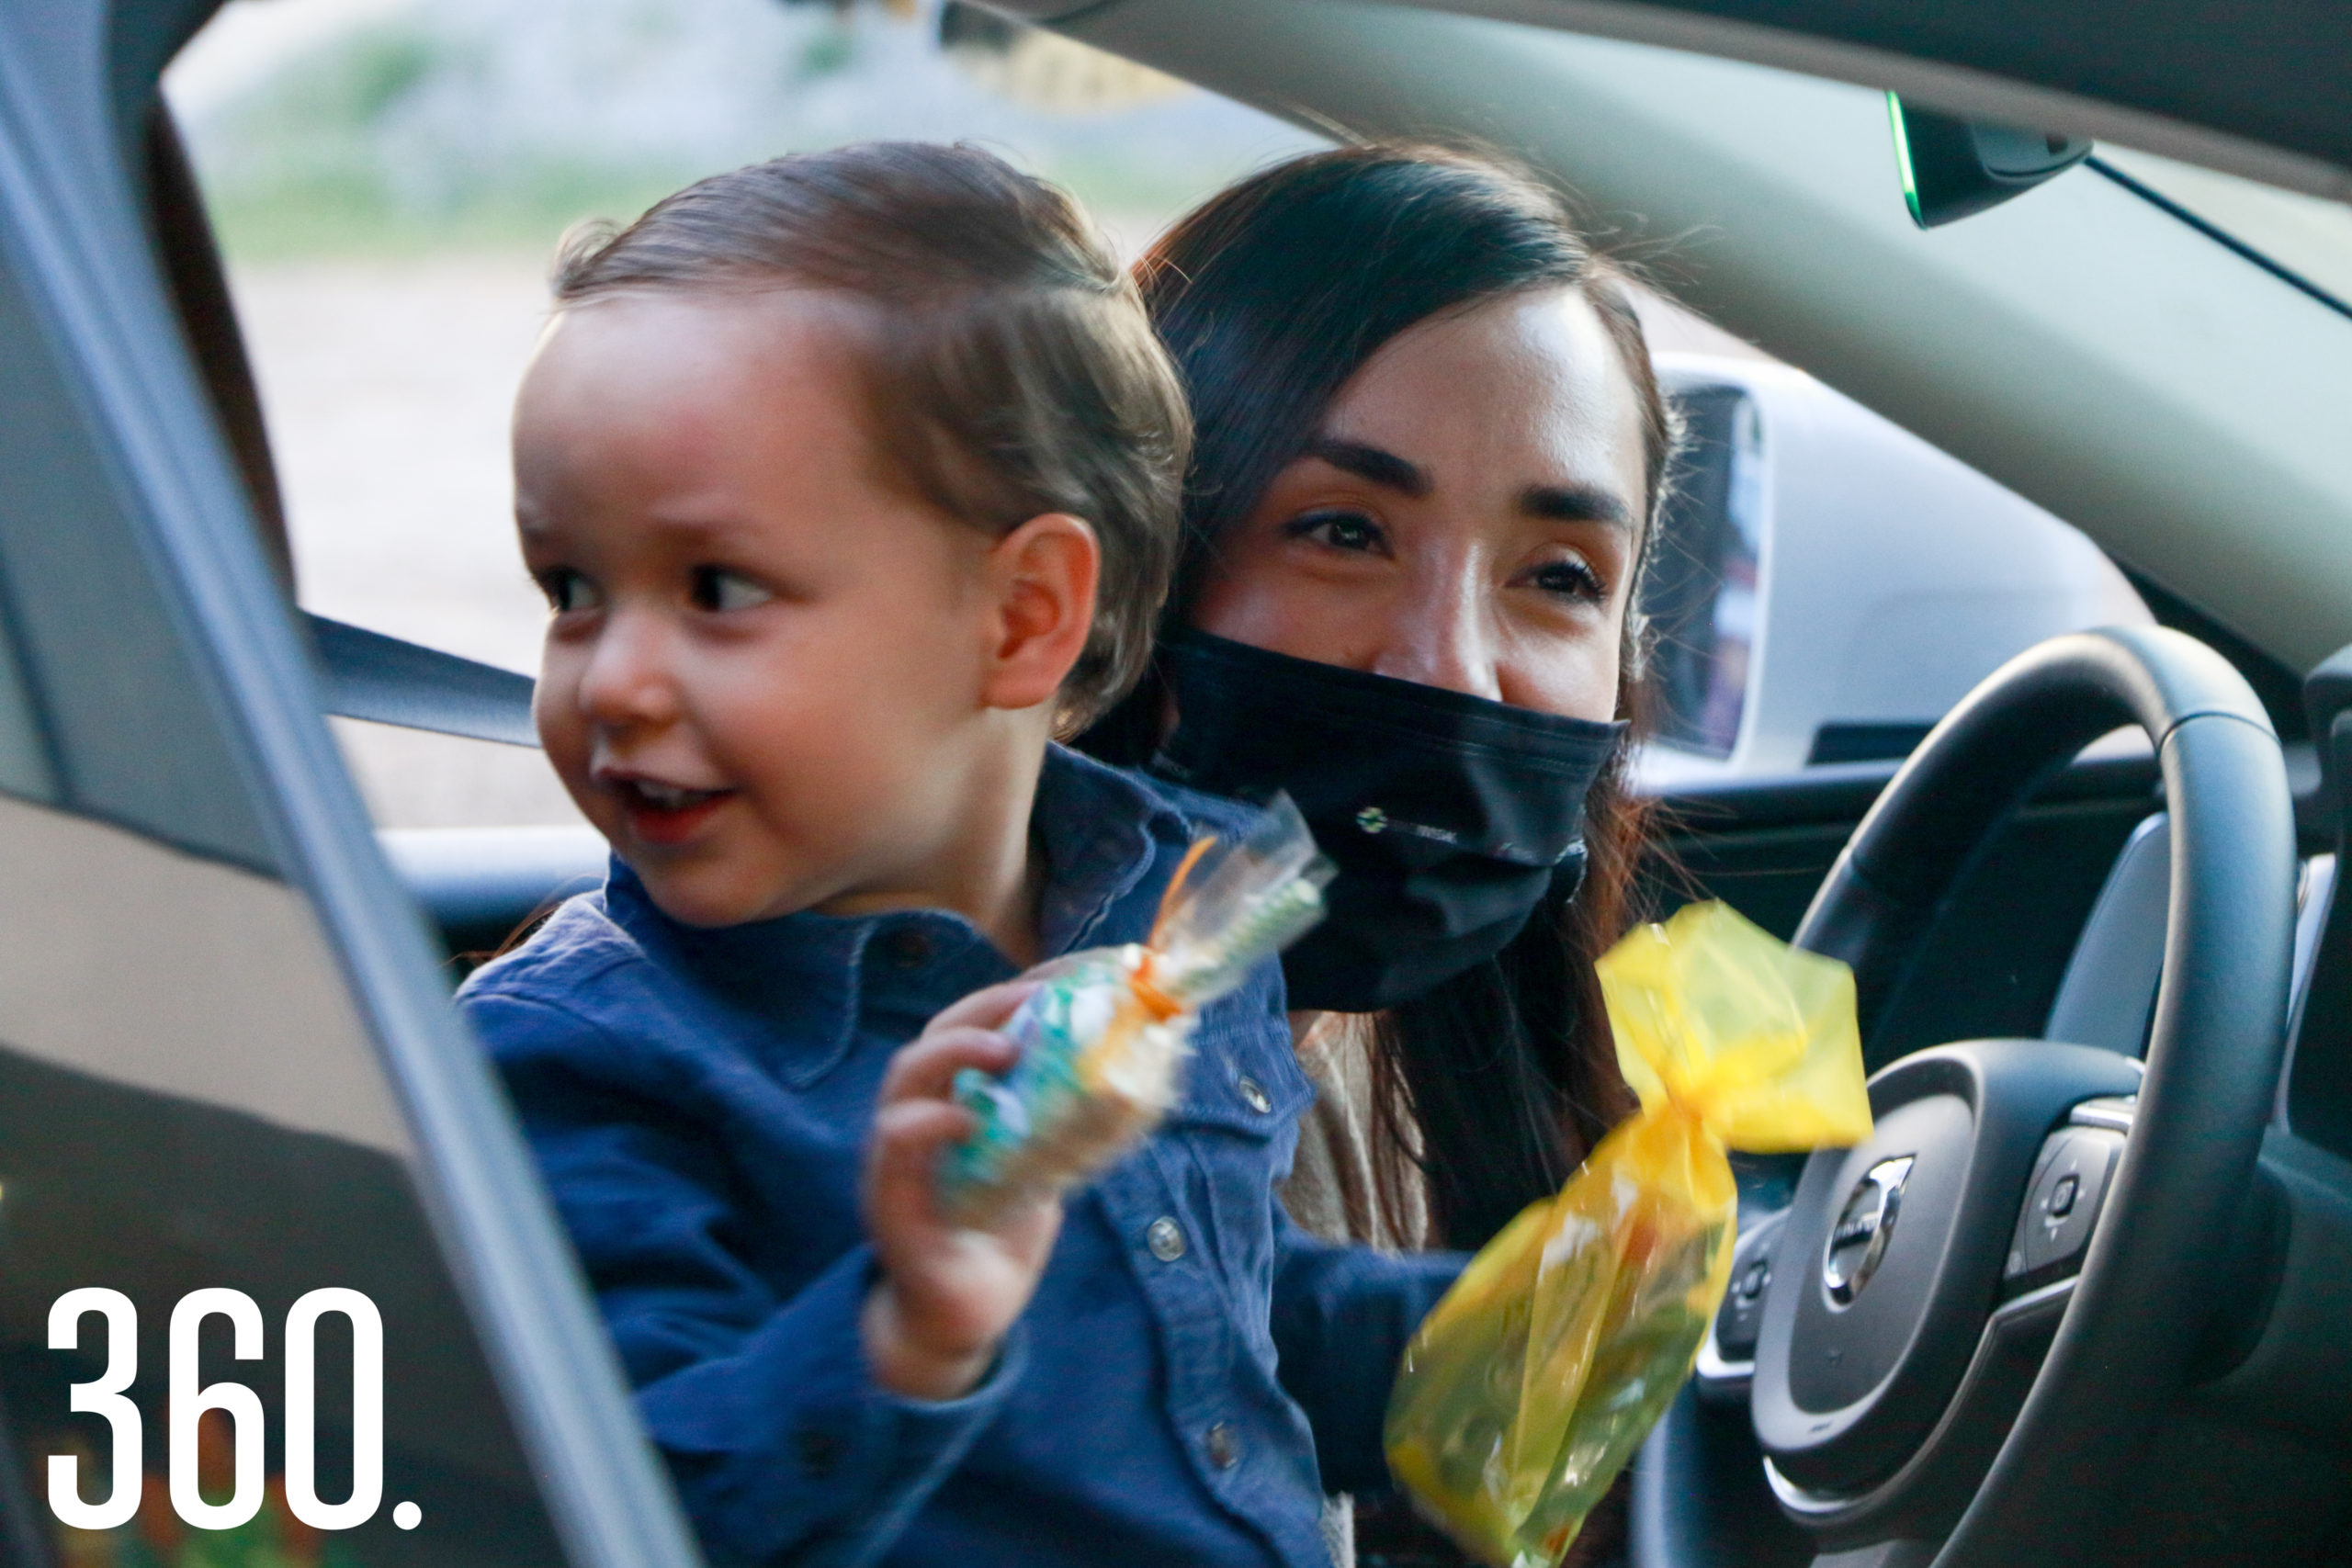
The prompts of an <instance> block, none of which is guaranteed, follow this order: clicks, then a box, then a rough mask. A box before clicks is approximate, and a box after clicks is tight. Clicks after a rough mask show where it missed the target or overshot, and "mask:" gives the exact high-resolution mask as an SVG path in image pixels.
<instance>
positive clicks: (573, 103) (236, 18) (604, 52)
mask: <svg viewBox="0 0 2352 1568" xmlns="http://www.w3.org/2000/svg"><path fill="white" fill-rule="evenodd" d="M166 91H167V93H168V95H169V97H170V100H171V102H172V105H173V107H174V110H175V115H176V118H178V120H179V121H180V123H181V126H182V128H183V131H184V134H185V136H186V139H187V143H188V147H189V151H190V154H191V157H192V159H193V162H194V164H195V165H196V168H197V171H198V175H199V177H200V179H201V181H202V184H203V186H204V188H205V191H206V196H207V203H208V206H209V209H210V211H211V216H212V219H213V223H214V227H215V229H216V231H218V233H219V235H220V243H221V246H222V249H223V251H224V253H225V254H226V257H227V263H228V269H229V276H230V281H231V287H232V292H233V295H234V297H235V300H236V307H237V313H238V316H239V319H240V322H241V324H242V326H243V333H244V335H245V340H246V344H247V346H248V349H249V352H250V355H251V358H252V361H253V364H254V373H255V376H256V378H257V379H258V381H259V383H260V388H261V392H262V398H263V401H264V406H265V410H266V417H267V421H268V424H269V428H270V440H271V447H272V450H273V452H274V454H275V457H276V460H277V471H278V476H279V479H280V480H281V483H282V486H283V489H284V491H285V494H286V500H287V511H288V523H289V528H290V532H291V536H292V542H293V554H294V561H295V568H296V573H297V579H298V585H299V593H300V601H301V603H302V604H303V606H304V607H305V608H306V609H309V610H311V611H313V612H315V613H317V614H320V615H326V616H329V617H331V618H334V619H336V620H339V621H344V622H347V623H351V624H356V625H358V626H366V627H368V628H371V629H373V630H377V631H380V632H387V633H390V634H392V635H394V636H396V637H404V638H408V639H410V640H413V641H416V642H420V643H424V644H425V645H427V646H429V647H433V648H437V649H447V650H448V651H451V652H455V653H458V654H462V655H465V656H467V657H469V658H472V659H477V660H484V661H487V662H489V663H492V664H495V665H499V666H503V667H504V668H506V669H509V670H515V671H532V670H534V669H535V668H536V667H537V657H538V638H539V634H540V629H541V626H542V625H543V623H544V620H545V605H544V603H543V602H542V600H541V599H540V597H539V595H538V593H537V590H536V589H535V588H534V587H533V586H532V585H531V583H530V582H529V581H527V580H526V578H525V576H524V573H523V571H522V568H521V564H520V560H519V558H518V557H517V554H516V550H515V542H514V537H513V527H512V523H511V517H510V487H509V479H508V474H507V455H506V424H507V415H508V409H509V405H510V404H511V402H512V400H513V397H514V392H515V384H516V381H517V379H518V378H519V375H520V373H521V370H522V367H523V365H524V363H525V361H526V359H527V357H528V355H529V354H530V351H531V348H532V344H533V343H534V341H535V340H536V338H537V333H538V331H539V328H540V326H541V324H542V323H543V321H544V320H545V317H546V310H547V299H548V294H547V276H548V265H549V261H550V258H551V256H552V254H553V252H554V249H555V244H556V242H557V240H558V238H559V237H560V235H561V234H562V233H563V232H564V231H565V229H566V228H567V227H568V226H569V225H571V224H572V223H573V222H575V221H578V220H583V219H596V218H603V219H609V220H628V219H629V218H631V217H634V216H635V215H636V214H637V213H638V212H639V210H641V209H643V208H644V207H645V206H647V205H648V204H649V203H650V202H651V201H652V200H653V199H655V198H656V197H660V196H662V194H664V193H666V192H667V191H669V190H671V189H673V188H675V187H677V186H681V185H684V184H685V183H686V182H688V181H690V180H692V179H695V178H697V177H699V176H701V175H707V174H711V173H715V172H717V171H718V170H721V169H727V168H731V167H734V166H737V165H739V164H744V163H748V162H751V161H753V160H755V159H759V158H763V157H767V156H771V155H774V154H775V153H778V152H787V151H790V150H792V149H795V148H808V147H815V146H823V145H831V144H832V143H836V142H840V141H849V140H854V139H857V138H862V137H916V138H925V139H933V140H953V139H956V138H959V137H966V138H976V139H978V140H981V141H984V142H986V143H987V144H988V145H989V146H991V147H993V148H996V149H998V150H1000V151H1003V152H1008V153H1009V154H1010V155H1011V156H1012V157H1013V158H1015V159H1016V160H1017V161H1019V162H1021V163H1023V164H1027V165H1029V166H1031V167H1034V168H1035V169H1036V170H1038V171H1039V172H1041V173H1043V174H1046V175H1049V176H1051V177H1053V178H1056V179H1057V180H1059V181H1061V182H1063V183H1065V184H1067V185H1069V186H1070V187H1071V188H1072V189H1074V190H1075V191H1076V192H1077V193H1078V194H1079V195H1080V197H1082V198H1084V199H1085V200H1087V201H1088V202H1089V204H1090V205H1091V207H1092V208H1093V209H1095V210H1096V211H1097V212H1098V213H1100V214H1101V215H1102V217H1103V220H1104V221H1105V224H1106V226H1107V227H1108V228H1109V229H1110V230H1111V231H1112V232H1113V235H1114V239H1115V240H1116V241H1117V243H1119V244H1120V246H1121V247H1122V248H1123V249H1125V250H1126V251H1127V252H1130V253H1132V252H1133V251H1135V250H1136V249H1137V248H1139V247H1140V246H1141V245H1142V244H1143V243H1146V242H1147V241H1148V239H1149V238H1150V237H1151V236H1152V235H1153V234H1154V233H1156V232H1157V231H1159V229H1160V228H1161V227H1162V226H1163V225H1164V224H1165V223H1166V222H1167V220H1170V219H1171V218H1173V217H1174V216H1175V215H1176V214H1177V213H1179V212H1181V211H1182V210H1183V209H1186V208H1187V207H1189V206H1190V205H1192V204H1193V202H1194V201H1195V200H1197V199H1198V198H1199V197H1203V196H1204V195H1206V194H1207V193H1208V192H1209V191H1211V190H1213V189H1215V188H1216V187H1217V186H1221V185H1223V184H1224V183H1226V182H1227V180H1228V179H1230V178H1232V177H1234V176H1236V175H1239V174H1241V173H1242V172H1244V171H1246V170H1248V169H1250V168H1253V167H1255V166H1257V165H1258V164H1261V163H1265V162H1267V161H1270V160H1272V159H1273V158H1276V157H1280V156H1282V155H1283V154H1284V153H1287V152H1294V151H1297V150H1300V149H1303V148H1306V147H1310V146H1315V145H1319V144H1320V139H1319V138H1317V137H1315V136H1313V135H1310V134H1308V133H1306V132H1305V131H1301V130H1296V129H1294V128H1292V127H1290V126H1287V125H1284V124H1283V123H1281V122H1279V121H1277V120H1275V119H1272V118H1269V117H1267V116H1265V115H1262V114H1260V113H1258V112H1256V111H1254V110H1250V109H1246V108H1243V107H1240V106H1238V105H1236V104H1233V103H1230V102H1228V101H1227V100H1224V99H1220V98H1217V97H1216V96H1212V95H1210V94H1207V93H1204V92H1201V91H1199V90H1197V89H1193V88H1189V87H1186V86H1184V85H1182V84H1180V83H1178V82H1176V81H1175V80H1174V79H1172V78H1170V77H1166V76H1161V75H1159V74H1158V73H1153V72H1148V71H1146V70H1144V69H1142V68H1141V67H1137V66H1133V65H1130V64H1128V63H1126V62H1123V61H1120V60H1117V59H1116V58H1115V57H1114V56H1109V55H1104V54H1101V53H1098V52H1096V51H1091V50H1088V49H1085V48H1084V47H1083V46H1081V45H1078V44H1075V43H1071V42H1069V41H1068V40H1064V39H1053V38H1048V37H1046V35H1042V34H1038V33H1035V32H1034V31H1032V30H1029V29H1017V28H1012V26H1011V25H1009V24H1006V23H1002V22H999V21H996V20H995V19H993V18H992V17H989V16H987V15H986V14H984V13H980V12H977V11H971V10H967V9H965V8H962V7H956V6H949V7H946V8H945V9H944V10H943V9H942V8H941V7H940V6H936V5H924V6H876V5H861V6H820V5H779V4H776V3H775V0H709V3H704V4H695V5H658V6H646V5H642V4H639V3H638V0H554V3H549V4H490V5H483V4H480V3H478V0H400V3H388V0H300V3H299V4H291V5H289V4H286V3H284V0H232V3H231V4H230V5H228V6H225V7H224V8H223V9H222V10H221V11H220V14H219V15H218V16H217V17H215V18H214V19H213V20H212V21H211V22H210V23H209V25H208V26H207V28H205V29H204V31H203V32H202V33H201V34H200V35H199V36H198V38H197V39H195V41H194V42H193V43H192V44H190V46H189V47H188V48H187V49H186V50H185V51H182V53H181V55H180V57H179V58H178V60H177V61H176V62H175V64H174V65H173V67H172V70H171V72H170V73H169V75H168V77H167V79H166ZM336 727H337V730H338V733H339V735H340V737H341V739H342V740H343V743H344V746H345V751H346V754H347V755H348V757H349V758H350V760H351V761H352V764H353V767H354V771H355V773H356V776H357V778H358V780H359V782H360V784H361V786H362V789H363V791H364V792H365V793H366V795H367V797H368V803H369V806H370V807H371V809H372V810H373V812H374V814H375V816H376V818H377V820H378V822H379V824H381V825H383V826H386V827H391V828H400V829H457V828H469V827H484V826H492V825H502V826H503V825H516V824H555V823H565V822H573V823H576V822H577V821H578V818H577V816H576V815H575V814H574V812H573V810H572V808H571V803H570V802H569V800H568V799H567V798H566V797H565V795H564V794H563V792H562V790H561V789H560V786H558V785H557V784H556V783H555V781H554V780H553V778H552V777H550V776H549V774H548V770H547V768H546V766H545V764H544V763H543V762H542V761H540V760H539V758H538V757H537V755H536V754H534V753H532V752H529V751H527V750H519V749H516V748H513V747H506V746H500V745H495V744H488V743H483V742H480V741H468V740H462V739H450V738H447V737H442V736H434V735H427V734H423V733H420V732H417V731H413V730H400V729H393V728H387V727H384V726H380V725H368V724H358V723H354V722H351V721H347V720H337V721H336Z"/></svg>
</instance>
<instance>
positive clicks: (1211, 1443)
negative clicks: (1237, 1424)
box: [1201, 1421, 1241, 1470]
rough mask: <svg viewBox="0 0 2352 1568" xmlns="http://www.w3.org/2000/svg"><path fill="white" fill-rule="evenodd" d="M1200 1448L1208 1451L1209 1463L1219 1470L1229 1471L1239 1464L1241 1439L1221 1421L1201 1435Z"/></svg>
mask: <svg viewBox="0 0 2352 1568" xmlns="http://www.w3.org/2000/svg"><path fill="white" fill-rule="evenodd" d="M1201 1446H1202V1447H1203V1448H1204V1449H1206V1450H1208V1455H1209V1462H1210V1463H1211V1464H1213V1465H1215V1466H1216V1467H1217V1468H1218V1469H1219V1470H1231V1469H1232V1468H1233V1467H1234V1466H1235V1465H1237V1464H1239V1463H1240V1462H1241V1439H1240V1438H1238V1437H1236V1436H1235V1435H1234V1431H1233V1428H1232V1427H1228V1426H1227V1425H1226V1424H1225V1423H1224V1422H1222V1421H1220V1422H1218V1423H1217V1424H1216V1426H1214V1427H1210V1428H1209V1429H1208V1430H1207V1431H1206V1432H1205V1433H1204V1434H1202V1437H1201Z"/></svg>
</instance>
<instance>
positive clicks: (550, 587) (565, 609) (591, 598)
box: [539, 566, 602, 615]
mask: <svg viewBox="0 0 2352 1568" xmlns="http://www.w3.org/2000/svg"><path fill="white" fill-rule="evenodd" d="M539 592H542V593H544V594H546V595H547V596H548V609H550V610H552V611H554V612H555V613H556V614H557V615H570V614H571V612H572V611H574V610H593V609H594V608H595V607H596V606H597V604H600V603H601V602H602V601H600V600H599V599H598V598H597V595H596V588H595V585H594V583H592V582H590V581H588V580H587V579H586V578H584V577H582V576H581V575H580V573H578V572H576V571H574V570H571V568H570V567H568V566H560V567H556V568H553V569H552V570H547V571H543V572H541V573H539Z"/></svg>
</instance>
